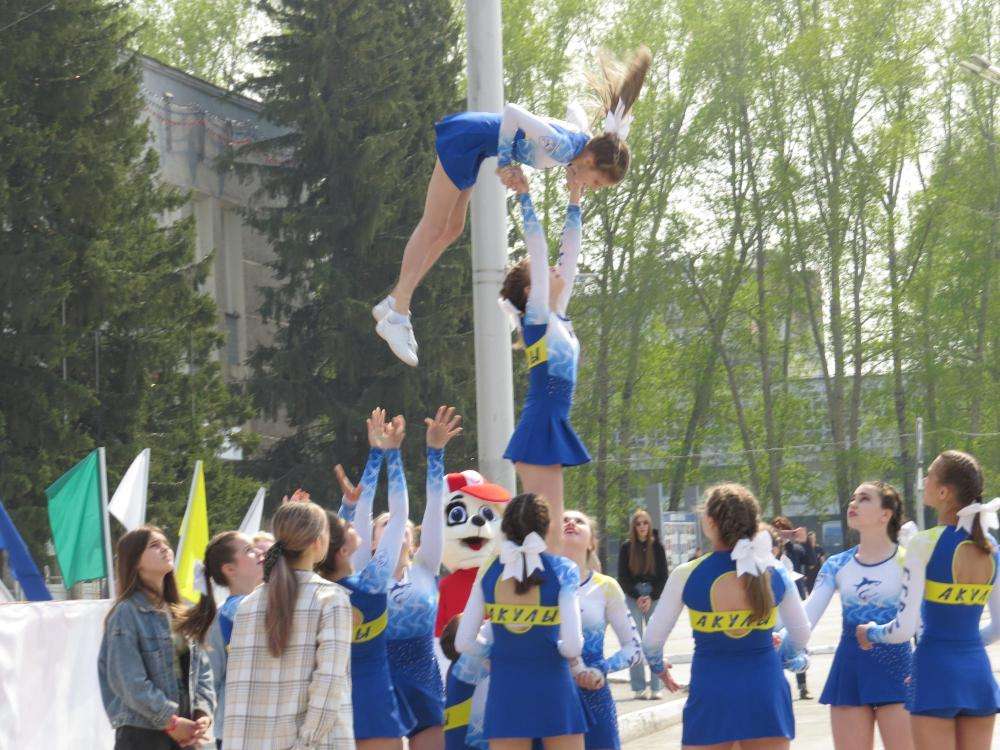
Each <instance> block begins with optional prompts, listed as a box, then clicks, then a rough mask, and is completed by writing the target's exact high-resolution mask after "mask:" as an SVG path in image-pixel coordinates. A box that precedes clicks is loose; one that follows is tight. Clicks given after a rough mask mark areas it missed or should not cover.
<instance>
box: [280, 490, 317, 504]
mask: <svg viewBox="0 0 1000 750" xmlns="http://www.w3.org/2000/svg"><path fill="white" fill-rule="evenodd" d="M310 501H311V498H310V497H309V493H308V492H306V491H305V490H304V489H302V488H301V487H299V488H298V489H297V490H295V492H293V493H292V496H291V497H289V496H288V495H285V496H284V497H283V498H281V504H282V505H284V504H285V503H308V502H310Z"/></svg>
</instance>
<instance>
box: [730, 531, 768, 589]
mask: <svg viewBox="0 0 1000 750" xmlns="http://www.w3.org/2000/svg"><path fill="white" fill-rule="evenodd" d="M730 557H731V558H732V559H733V560H735V561H736V575H737V577H739V576H741V575H743V574H744V573H749V574H750V575H752V576H759V575H760V574H761V573H763V572H764V571H765V570H767V569H768V568H770V567H771V566H772V565H774V555H772V554H771V535H770V534H769V533H768V532H766V531H764V530H761V531H758V532H757V533H756V534H755V535H754V537H753V539H740V540H739V541H738V542H736V546H735V547H734V548H733V553H732V554H731V555H730Z"/></svg>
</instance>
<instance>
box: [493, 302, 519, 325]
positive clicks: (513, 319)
mask: <svg viewBox="0 0 1000 750" xmlns="http://www.w3.org/2000/svg"><path fill="white" fill-rule="evenodd" d="M497 305H498V306H499V307H500V309H501V310H503V314H504V315H506V316H507V323H508V324H509V325H510V330H511V332H513V331H516V330H517V329H518V328H520V327H521V311H520V310H518V309H517V308H516V307H514V303H513V302H511V301H510V300H509V299H507V298H506V297H497Z"/></svg>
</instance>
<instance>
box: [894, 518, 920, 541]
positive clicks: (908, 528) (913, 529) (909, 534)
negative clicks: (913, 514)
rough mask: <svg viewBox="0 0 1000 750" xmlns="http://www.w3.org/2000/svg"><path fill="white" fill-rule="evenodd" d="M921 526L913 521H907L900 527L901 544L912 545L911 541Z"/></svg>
mask: <svg viewBox="0 0 1000 750" xmlns="http://www.w3.org/2000/svg"><path fill="white" fill-rule="evenodd" d="M919 531H920V528H919V527H918V526H917V525H916V524H915V523H914V522H913V521H907V522H906V523H904V524H903V525H902V526H900V527H899V546H901V547H908V546H910V541H911V540H912V539H913V537H915V536H916V535H917V532H919Z"/></svg>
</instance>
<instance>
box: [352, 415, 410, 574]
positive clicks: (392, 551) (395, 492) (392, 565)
mask: <svg viewBox="0 0 1000 750" xmlns="http://www.w3.org/2000/svg"><path fill="white" fill-rule="evenodd" d="M405 427H406V422H405V421H404V420H403V418H402V417H396V418H395V419H393V422H392V425H391V427H390V428H389V429H388V430H387V436H386V450H385V455H386V467H387V470H388V474H389V521H388V523H386V525H385V531H383V532H382V538H381V539H379V543H378V549H376V550H375V554H374V555H372V559H371V560H370V561H369V562H368V564H367V565H366V566H365V567H364V569H363V570H362V571H361V575H360V581H361V585H362V587H363V588H364V589H365V590H366V591H370V592H372V593H385V592H387V591H388V590H389V587H390V585H391V582H392V574H393V572H394V571H395V570H396V564H397V563H398V562H399V554H400V549H401V547H402V545H403V535H404V534H405V533H406V522H407V520H408V519H409V516H410V500H409V497H408V495H407V493H406V474H405V473H404V471H403V456H402V454H401V453H400V451H399V446H400V444H401V443H402V440H403V432H404V431H405ZM369 538H370V537H369ZM363 542H364V540H363V539H362V543H363Z"/></svg>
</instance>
